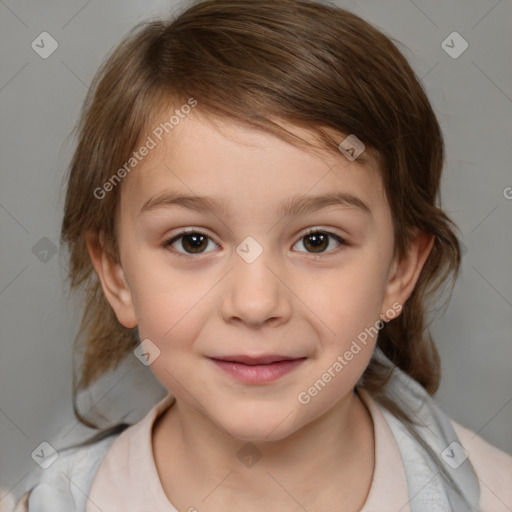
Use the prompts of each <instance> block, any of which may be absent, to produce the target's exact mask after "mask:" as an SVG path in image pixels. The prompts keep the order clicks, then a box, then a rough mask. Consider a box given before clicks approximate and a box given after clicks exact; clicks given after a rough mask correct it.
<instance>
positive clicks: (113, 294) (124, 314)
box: [85, 232, 137, 328]
mask: <svg viewBox="0 0 512 512" xmlns="http://www.w3.org/2000/svg"><path fill="white" fill-rule="evenodd" d="M85 243H86V245H87V250H88V252H89V256H90V258H91V262H92V264H93V266H94V270H95V271H96V274H97V275H98V279H99V280H100V282H101V286H102V288H103V293H104V294H105V297H106V298H107V300H108V302H109V304H110V306H111V307H112V309H113V310H114V312H115V314H116V316H117V319H118V320H119V322H120V323H121V324H122V325H124V327H127V328H133V327H136V326H137V318H136V316H135V310H134V307H133V300H132V292H131V289H130V287H129V285H128V282H127V280H126V277H125V274H124V271H123V268H122V266H121V264H120V263H117V262H114V261H112V260H111V258H110V257H109V256H108V255H107V253H106V252H105V251H104V249H103V243H102V235H101V234H100V235H96V233H92V232H88V233H86V234H85Z"/></svg>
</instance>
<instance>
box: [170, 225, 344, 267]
mask: <svg viewBox="0 0 512 512" xmlns="http://www.w3.org/2000/svg"><path fill="white" fill-rule="evenodd" d="M316 233H322V234H325V235H328V236H331V237H332V238H334V239H335V240H336V241H337V242H339V244H340V245H339V246H338V247H336V248H335V249H333V250H331V251H329V252H322V253H312V252H311V253H308V252H306V253H305V254H309V255H311V256H312V257H313V258H314V259H317V258H321V257H326V256H329V255H331V254H333V253H335V252H337V250H339V249H340V248H341V247H343V246H349V245H350V244H348V243H347V242H346V240H345V239H344V238H342V237H340V236H339V235H337V234H335V233H332V232H331V231H326V230H322V229H315V228H312V229H309V230H308V231H307V232H306V233H305V234H304V235H303V236H302V237H300V239H299V240H298V241H300V240H302V239H303V238H306V237H308V236H310V235H313V234H316ZM191 234H195V235H204V236H206V237H207V238H209V239H210V240H212V241H213V242H214V243H216V242H215V241H214V240H213V239H212V238H211V237H209V236H208V235H207V234H206V233H203V232H201V231H199V230H197V229H185V230H183V231H180V232H179V233H178V234H176V235H174V236H173V237H172V238H170V239H168V240H166V241H165V242H164V243H163V244H162V245H163V247H164V248H165V249H168V248H169V246H171V245H172V244H173V243H174V242H176V241H177V240H179V239H180V238H182V237H184V236H186V235H191ZM298 241H297V242H298ZM297 242H296V243H297ZM217 245H218V244H217ZM294 245H295V244H294ZM171 251H172V252H173V253H174V254H176V255H177V256H182V257H185V258H188V259H196V258H197V256H196V255H193V254H184V253H182V252H179V251H176V250H175V249H171ZM299 252H303V251H299ZM201 254H205V253H197V255H201Z"/></svg>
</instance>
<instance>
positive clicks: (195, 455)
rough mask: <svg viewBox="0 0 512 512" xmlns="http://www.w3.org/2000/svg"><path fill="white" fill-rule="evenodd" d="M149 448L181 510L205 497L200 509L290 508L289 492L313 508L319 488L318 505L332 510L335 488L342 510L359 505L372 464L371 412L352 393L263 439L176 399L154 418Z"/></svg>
mask: <svg viewBox="0 0 512 512" xmlns="http://www.w3.org/2000/svg"><path fill="white" fill-rule="evenodd" d="M153 450H154V455H155V463H156V466H157V470H158V473H159V475H160V479H161V481H162V486H163V488H164V491H165V492H166V494H167V496H168V498H169V500H170V501H171V502H172V503H173V505H174V506H175V507H176V508H179V509H180V510H181V509H182V508H183V510H188V509H189V508H190V506H191V503H192V501H194V502H195V503H196V506H197V508H198V509H201V507H200V505H204V504H207V503H209V505H210V507H209V508H205V510H228V508H226V504H227V503H229V506H230V507H233V510H236V509H237V508H236V506H239V508H238V509H240V508H241V509H243V510H247V511H249V510H253V509H254V510H292V509H293V507H294V506H295V507H297V503H293V500H292V498H294V499H295V500H296V501H297V502H298V503H301V504H302V505H303V506H305V507H306V509H309V507H308V506H307V504H310V505H313V504H315V507H313V508H316V507H317V504H318V500H319V492H318V491H319V490H322V496H323V499H324V500H325V501H326V503H325V504H324V505H325V506H324V507H322V506H320V507H318V508H319V509H325V508H327V509H329V508H332V506H329V500H331V499H335V498H336V497H337V495H339V494H341V495H343V501H344V503H345V504H346V505H347V508H346V510H358V508H360V507H361V506H363V504H364V501H365V499H366V496H367V494H368V490H369V487H370V483H371V479H372V475H373V466H374V446H373V428H372V423H371V417H370V415H369V413H368V411H367V410H366V407H365V406H364V405H363V403H362V402H361V401H360V399H359V397H358V396H357V395H356V394H352V393H351V394H349V395H348V396H346V397H344V398H343V399H342V400H340V401H339V402H338V403H337V404H336V405H335V406H334V407H333V408H331V409H330V410H329V411H327V412H326V413H324V414H323V415H322V416H320V417H319V418H317V419H316V420H314V421H313V422H311V423H309V424H308V425H306V426H304V427H302V428H301V429H299V430H298V431H296V432H294V433H293V434H291V435H290V436H288V437H286V438H284V439H281V440H277V441H270V442H259V441H255V442H247V441H240V440H237V439H234V438H233V437H232V436H231V435H230V434H229V433H227V432H226V431H225V430H223V429H222V428H219V426H218V425H216V424H214V423H213V422H212V421H211V420H210V419H209V418H208V417H206V416H203V415H201V414H200V413H198V412H196V411H195V410H193V409H191V408H189V407H188V406H187V405H186V404H183V403H182V402H179V401H177V402H176V403H174V404H173V405H172V406H171V407H170V408H169V409H168V410H167V411H166V412H165V413H164V414H163V415H162V416H161V417H160V418H159V420H158V421H157V423H155V426H154V433H153ZM258 459H259V460H258ZM356 488H357V489H358V490H359V492H354V491H355V489H356ZM213 489H215V490H214V491H212V490H213ZM241 490H243V492H242V491H241ZM285 491H286V492H285ZM237 496H238V497H239V499H238V501H237ZM347 496H349V498H347ZM191 497H194V500H191ZM249 497H250V499H249ZM199 498H200V499H199ZM201 500H204V503H202V502H201ZM248 502H250V503H251V507H253V508H250V506H248ZM330 503H331V505H332V501H331V502H330ZM192 504H193V503H192ZM237 504H238V505H237Z"/></svg>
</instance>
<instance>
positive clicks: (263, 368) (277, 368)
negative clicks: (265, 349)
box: [208, 355, 307, 384]
mask: <svg viewBox="0 0 512 512" xmlns="http://www.w3.org/2000/svg"><path fill="white" fill-rule="evenodd" d="M208 359H209V360H210V361H212V362H213V363H214V364H215V365H216V366H217V367H218V368H220V369H221V370H222V371H223V372H225V373H227V374H228V375H230V376H231V377H232V378H234V379H236V380H238V381H240V382H243V383H245V384H265V383H267V382H272V381H275V380H277V379H279V378H281V377H283V376H284V375H286V374H288V373H290V372H291V371H293V370H295V369H296V368H298V367H299V366H300V365H301V364H302V363H303V362H304V361H305V360H306V359H307V358H306V357H290V356H282V355H265V356H258V357H253V356H247V355H235V356H218V357H208Z"/></svg>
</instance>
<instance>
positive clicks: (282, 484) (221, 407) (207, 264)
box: [86, 111, 433, 512]
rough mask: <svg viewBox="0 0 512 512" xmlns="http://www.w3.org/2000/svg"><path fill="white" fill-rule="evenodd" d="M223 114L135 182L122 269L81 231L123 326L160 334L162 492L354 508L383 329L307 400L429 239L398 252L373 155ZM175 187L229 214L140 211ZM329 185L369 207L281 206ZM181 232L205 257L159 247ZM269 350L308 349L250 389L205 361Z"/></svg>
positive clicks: (243, 506)
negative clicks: (362, 382) (361, 392)
mask: <svg viewBox="0 0 512 512" xmlns="http://www.w3.org/2000/svg"><path fill="white" fill-rule="evenodd" d="M213 121H214V120H213V119H207V118H204V117H202V116H200V115H199V114H198V113H197V111H195V112H194V113H193V114H190V115H189V116H187V118H186V119H184V120H182V121H181V122H180V124H179V125H177V126H176V127H175V129H174V130H173V131H172V133H171V134H170V135H169V136H168V137H167V138H166V139H164V140H163V141H162V142H160V143H159V144H158V145H157V146H156V148H155V149H153V150H152V151H151V152H150V154H149V155H148V156H147V157H145V159H144V160H143V161H142V162H141V163H140V164H139V165H138V166H137V168H136V170H133V171H132V173H131V174H129V175H128V176H127V177H126V178H125V179H124V181H123V183H122V194H121V201H120V205H119V206H120V207H119V210H118V216H117V218H116V222H117V233H118V236H119V247H120V261H121V263H120V264H115V263H114V262H112V261H110V260H109V259H108V258H107V256H106V255H105V253H104V252H103V251H102V248H101V245H99V244H97V243H96V239H95V237H94V235H93V234H92V233H88V234H87V236H86V241H87V246H88V249H89V253H90V256H91V259H92V262H93V264H94V268H95V270H96V272H97V274H98V276H99V278H100V280H101V283H102V286H103V290H104V292H105V295H106V297H107V299H108V301H109V303H110V304H111V306H112V308H113V309H114V311H115V313H116V315H117V318H118V320H119V322H120V323H121V324H123V325H124V326H125V327H129V328H132V327H135V326H138V328H139V334H140V338H141V340H144V339H150V340H151V341H152V343H154V345H156V346H157V347H158V349H159V350H160V355H159V356H158V357H157V358H156V359H155V360H154V362H153V363H152V364H151V369H152V371H153V372H154V374H155V375H156V377H157V378H158V379H159V381H160V382H161V383H162V384H163V385H164V386H165V387H166V388H167V389H168V390H169V391H170V392H171V393H172V394H173V395H174V396H175V397H176V402H175V404H174V405H173V406H172V407H170V408H169V409H168V410H167V411H166V412H165V413H164V414H163V415H162V416H161V417H160V418H159V420H158V422H157V423H156V425H155V427H154V430H153V452H154V458H155V464H156V467H157V471H158V473H159V476H160V481H161V483H162V487H163V489H164V491H165V493H166V495H167V497H168V498H169V500H170V501H171V502H172V503H173V505H174V506H175V507H176V508H178V509H179V510H180V511H181V510H182V511H186V510H189V509H190V507H194V506H195V507H196V508H197V509H198V510H200V511H220V510H222V511H224V512H226V511H231V510H233V511H234V510H244V511H248V512H251V511H261V510H267V511H274V510H275V511H278V510H279V511H283V510H284V511H295V510H304V508H306V509H307V510H308V511H315V510H332V504H333V503H337V504H342V505H343V510H346V511H352V510H354V511H355V510H358V509H359V508H360V507H361V506H362V505H363V504H364V502H365V500H366V497H367V494H368V491H369V489H370V484H371V479H372V475H373V467H374V444H373V443H374V437H373V426H372V422H371V417H370V415H369V413H368V411H367V410H366V408H365V406H364V405H363V403H362V402H361V401H360V399H359V398H358V397H357V395H356V394H355V393H354V392H353V390H354V387H355V385H356V383H357V381H358V379H359V378H360V376H361V375H362V373H363V372H364V370H365V368H366V366H367V365H368V363H369V361H370V358H371V354H372V352H373V349H374V346H375V342H376V338H373V339H372V338H369V340H368V343H367V346H362V350H361V351H360V352H359V353H358V354H357V355H355V356H354V358H353V359H352V360H351V361H350V362H349V363H348V364H347V365H346V366H345V367H344V368H343V371H342V372H340V373H338V374H336V377H334V378H332V379H331V381H330V382H329V383H328V384H327V385H326V386H325V387H324V389H322V391H321V392H319V393H318V394H317V395H316V396H315V397H313V398H312V399H311V400H310V402H309V403H308V404H306V405H305V404H303V403H301V402H300V401H299V400H298V399H297V396H298V394H299V393H300V392H303V391H307V390H308V388H309V387H310V386H311V385H312V384H313V383H314V382H315V381H317V380H318V379H319V378H321V376H322V374H324V373H325V372H326V371H327V370H328V368H329V367H332V365H333V362H335V361H336V360H337V357H338V356H339V355H342V354H344V353H345V352H346V351H347V350H348V349H349V347H350V344H351V343H352V341H353V340H354V339H356V337H357V336H358V334H359V333H361V332H362V331H364V329H365V328H367V327H369V326H373V325H374V324H375V323H376V322H377V321H378V320H379V319H380V318H382V317H383V316H384V315H385V314H386V311H389V310H390V309H391V310H392V305H393V304H395V305H396V304H397V303H398V304H400V305H401V304H404V303H405V301H406V300H407V298H408V297H409V295H410V294H411V293H412V291H413V289H414V286H415V284H416V282H417V279H418V277H419V274H420V271H421V268H422V266H423V264H424V262H425V260H426V258H427V256H428V254H429V252H430V250H431V248H432V244H433V237H432V236H430V235H427V234H425V233H421V232H419V231H418V232H416V236H415V238H414V239H413V241H412V243H411V245H410V247H409V250H408V252H407V254H406V256H405V257H404V258H403V259H402V260H401V261H398V260H397V259H396V258H395V257H394V255H393V227H392V217H391V211H390V208H389V204H388V202H387V200H386V197H385V194H384V190H383V187H382V182H381V179H380V177H379V175H378V172H377V168H376V164H375V163H374V162H373V164H370V163H369V164H367V165H362V164H360V163H359V162H358V161H357V160H355V161H349V160H348V159H347V158H345V156H343V155H342V154H341V153H340V154H332V153H327V152H322V151H311V150H303V149H299V148H297V147H294V146H292V145H290V144H288V143H286V142H284V141H282V140H280V139H278V138H275V137H273V136H272V135H270V134H266V133H263V132H260V131H255V130H254V129H252V128H250V127H246V126H243V125H239V124H234V123H233V122H232V121H221V120H218V119H217V120H215V124H213ZM283 125H284V126H285V127H287V128H289V129H292V130H294V131H295V133H297V134H298V135H300V136H302V137H309V138H311V134H308V132H306V131H305V130H304V129H299V128H297V127H293V126H292V125H290V124H286V123H283ZM343 138H344V137H342V138H340V141H341V140H343ZM168 190H172V191H179V192H183V193H189V194H192V195H207V196H211V197H216V198H219V199H226V200H228V201H229V207H230V209H231V213H232V215H231V216H226V215H224V214H223V213H222V212H220V211H212V210H208V211H206V212H197V211H192V210H188V209H185V208H182V207H179V206H176V205H174V206H171V207H162V208H159V209H156V210H154V211H151V212H147V213H144V214H142V215H141V214H140V210H141V208H142V206H143V205H144V204H145V203H146V201H147V200H148V199H150V198H152V197H154V196H156V195H158V194H160V193H162V192H163V191H168ZM333 191H340V192H349V193H352V194H353V195H356V196H357V197H359V198H360V199H362V200H363V201H364V202H365V203H366V204H367V205H368V206H369V207H370V208H371V211H372V215H371V216H369V215H366V214H365V213H363V212H362V211H361V210H358V209H356V208H353V207H347V206H330V207H327V208H323V209H319V210H316V211H313V212H309V213H307V214H300V215H285V216H282V215H278V213H277V206H278V204H279V203H280V202H281V201H282V200H283V199H286V198H289V197H292V196H295V195H307V196H310V195H317V194H324V193H332V192H333ZM183 228H194V229H195V230H197V231H199V232H201V233H203V234H205V235H207V236H208V237H209V238H207V239H206V240H205V241H204V244H203V245H202V246H200V247H201V249H200V250H202V251H203V252H199V253H195V254H190V255H189V257H188V258H187V257H184V256H180V255H178V253H179V252H181V253H185V254H186V253H187V249H188V250H189V251H190V250H191V247H192V250H193V247H194V246H193V245H192V246H191V245H190V243H189V244H188V245H187V244H186V242H185V239H184V238H181V239H177V240H176V241H174V243H173V244H172V245H167V246H166V245H165V242H166V241H168V240H169V239H171V238H173V237H174V236H177V235H178V234H179V231H180V230H182V229H183ZM308 228H316V231H320V232H322V233H326V232H330V233H334V234H335V235H338V236H340V237H341V238H343V239H344V240H345V241H346V245H345V244H343V245H340V243H339V242H337V241H336V239H335V238H333V237H328V238H327V239H325V242H324V243H323V244H320V252H315V248H314V246H312V244H311V243H308V241H309V242H311V237H307V236H306V230H307V229H308ZM248 236H251V237H253V238H254V239H255V240H256V241H257V243H258V244H259V245H260V246H261V248H262V250H263V252H262V254H261V255H260V256H259V257H258V258H257V259H256V260H255V261H253V262H252V263H247V262H246V261H245V260H244V259H242V258H241V257H240V256H239V254H238V253H237V252H236V248H237V247H238V246H239V245H240V243H241V242H242V241H244V239H245V238H246V237H248ZM188 241H189V242H190V238H189V239H188ZM184 243H185V245H183V244H184ZM269 353H270V354H284V355H289V356H291V357H306V358H307V359H306V360H305V361H304V362H303V363H302V364H301V365H300V366H299V367H298V368H296V369H295V370H294V371H292V372H291V373H289V374H287V375H285V376H284V377H281V378H280V379H278V380H276V381H273V382H270V383H266V384H263V385H249V384H243V383H240V382H238V381H236V380H234V379H233V378H232V377H231V376H229V375H227V374H225V373H224V372H223V371H221V370H220V369H219V368H218V367H217V366H216V365H215V364H214V363H212V361H211V360H209V359H207V357H206V356H219V355H232V354H252V355H254V354H269ZM247 443H251V444H252V445H254V446H255V447H256V449H257V450H258V451H259V453H260V454H261V455H262V456H261V459H260V460H259V461H258V462H257V463H256V464H255V465H254V466H252V467H250V468H248V467H246V466H245V465H243V464H242V463H241V462H240V460H239V459H238V458H237V456H236V454H237V452H238V450H239V449H240V448H241V447H242V446H244V445H246V444H247ZM212 490H214V491H213V492H212ZM319 490H322V492H319ZM205 496H207V498H206V499H204V501H201V500H203V498H204V497H205ZM302 507H304V508H302ZM340 510H341V509H340Z"/></svg>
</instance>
